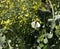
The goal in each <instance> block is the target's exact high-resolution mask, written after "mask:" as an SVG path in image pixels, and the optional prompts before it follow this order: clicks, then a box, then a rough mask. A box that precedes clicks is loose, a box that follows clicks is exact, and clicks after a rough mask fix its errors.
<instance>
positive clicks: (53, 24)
mask: <svg viewBox="0 0 60 49" xmlns="http://www.w3.org/2000/svg"><path fill="white" fill-rule="evenodd" d="M48 1H49V3H50V6H51V8H52V15H53V23H52V29H53V28H54V26H55V20H54V19H55V18H54V8H53V5H52V3H51V1H50V0H48Z"/></svg>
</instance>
